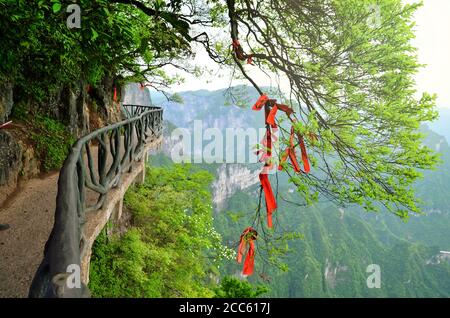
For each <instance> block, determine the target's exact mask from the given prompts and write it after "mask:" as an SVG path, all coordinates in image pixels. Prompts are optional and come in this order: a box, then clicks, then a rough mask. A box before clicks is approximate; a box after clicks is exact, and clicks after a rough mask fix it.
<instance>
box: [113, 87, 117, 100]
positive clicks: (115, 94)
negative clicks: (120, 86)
mask: <svg viewBox="0 0 450 318" xmlns="http://www.w3.org/2000/svg"><path fill="white" fill-rule="evenodd" d="M113 99H114V101H115V102H117V88H116V87H115V86H114V97H113Z"/></svg>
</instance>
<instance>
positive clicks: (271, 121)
mask: <svg viewBox="0 0 450 318" xmlns="http://www.w3.org/2000/svg"><path fill="white" fill-rule="evenodd" d="M277 111H278V105H277V104H275V106H273V107H272V109H271V110H270V112H269V114H268V115H267V118H266V124H268V125H270V126H271V127H272V128H277V124H275V116H276V114H277Z"/></svg>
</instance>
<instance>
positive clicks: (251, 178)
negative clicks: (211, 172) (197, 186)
mask: <svg viewBox="0 0 450 318" xmlns="http://www.w3.org/2000/svg"><path fill="white" fill-rule="evenodd" d="M259 172H260V170H255V171H251V170H250V169H248V168H247V167H245V166H244V165H240V164H223V165H221V166H220V167H219V168H218V169H217V178H216V180H215V181H214V183H213V185H212V188H213V202H214V205H215V207H216V211H222V210H223V209H225V208H226V202H227V200H228V199H229V198H230V197H232V196H233V195H234V194H235V193H236V192H238V191H243V190H246V189H248V188H250V187H252V186H254V185H255V184H257V183H258V182H259V179H258V175H259Z"/></svg>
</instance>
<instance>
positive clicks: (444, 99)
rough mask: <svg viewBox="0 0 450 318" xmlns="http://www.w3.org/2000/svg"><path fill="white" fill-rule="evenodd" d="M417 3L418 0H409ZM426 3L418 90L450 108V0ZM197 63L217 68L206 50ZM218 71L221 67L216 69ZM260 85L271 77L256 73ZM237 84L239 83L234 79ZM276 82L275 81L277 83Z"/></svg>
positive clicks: (217, 83)
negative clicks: (434, 95) (429, 94)
mask: <svg viewBox="0 0 450 318" xmlns="http://www.w3.org/2000/svg"><path fill="white" fill-rule="evenodd" d="M405 2H406V3H414V2H417V0H405ZM423 2H424V5H423V6H422V7H421V8H420V9H419V10H418V11H417V13H416V24H417V25H416V28H415V29H416V39H415V40H414V42H413V44H414V45H415V46H416V47H417V48H418V54H419V62H420V63H422V64H426V66H425V68H423V69H421V71H420V72H419V73H418V74H417V78H416V80H417V87H418V90H419V91H420V92H421V91H426V92H429V93H436V94H437V95H438V101H437V104H438V106H439V107H446V108H450V0H424V1H423ZM195 62H196V63H197V64H200V65H201V64H202V63H203V64H204V65H206V66H208V67H214V66H215V65H213V63H212V62H211V61H210V60H209V58H208V56H207V54H206V53H205V52H204V50H200V51H199V52H198V53H197V57H196V59H195ZM216 70H217V68H216ZM219 73H220V74H222V75H225V76H224V77H222V78H217V77H215V76H212V77H211V76H203V77H202V78H200V79H196V78H194V77H193V76H190V75H185V74H183V75H184V76H185V77H186V82H185V83H183V84H181V85H178V86H174V87H173V90H174V91H187V90H198V89H209V90H215V89H220V88H224V87H228V85H229V81H230V76H226V74H224V73H223V72H219ZM252 76H253V77H254V78H255V79H256V80H257V81H258V84H259V85H270V79H268V78H267V76H265V75H264V74H263V73H261V72H252ZM233 84H239V82H238V81H234V82H233ZM273 84H275V83H273Z"/></svg>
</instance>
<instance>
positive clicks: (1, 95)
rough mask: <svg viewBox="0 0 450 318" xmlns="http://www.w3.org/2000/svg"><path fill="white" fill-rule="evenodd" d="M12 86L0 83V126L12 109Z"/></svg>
mask: <svg viewBox="0 0 450 318" xmlns="http://www.w3.org/2000/svg"><path fill="white" fill-rule="evenodd" d="M13 103H14V102H13V86H12V84H11V83H3V84H2V83H0V124H2V123H4V122H5V121H6V119H7V118H8V116H9V115H10V114H11V111H12V108H13Z"/></svg>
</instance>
